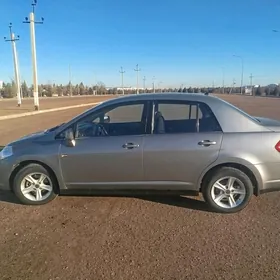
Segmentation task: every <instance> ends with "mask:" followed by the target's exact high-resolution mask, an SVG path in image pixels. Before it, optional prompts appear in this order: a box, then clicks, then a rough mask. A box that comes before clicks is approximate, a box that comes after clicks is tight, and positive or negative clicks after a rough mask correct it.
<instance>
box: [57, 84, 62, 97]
mask: <svg viewBox="0 0 280 280" xmlns="http://www.w3.org/2000/svg"><path fill="white" fill-rule="evenodd" d="M56 93H57V95H58V96H63V85H59V86H57V87H56Z"/></svg>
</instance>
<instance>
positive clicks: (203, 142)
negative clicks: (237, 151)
mask: <svg viewBox="0 0 280 280" xmlns="http://www.w3.org/2000/svg"><path fill="white" fill-rule="evenodd" d="M216 144H217V142H216V141H211V140H202V141H200V142H198V145H200V146H204V147H209V146H210V145H216Z"/></svg>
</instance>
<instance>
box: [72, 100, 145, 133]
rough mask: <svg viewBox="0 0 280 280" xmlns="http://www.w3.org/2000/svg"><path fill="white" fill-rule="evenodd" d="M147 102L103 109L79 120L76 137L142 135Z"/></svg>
mask: <svg viewBox="0 0 280 280" xmlns="http://www.w3.org/2000/svg"><path fill="white" fill-rule="evenodd" d="M146 111H147V110H146V106H145V103H143V102H141V103H139V102H138V103H125V104H121V105H115V106H113V107H110V108H105V109H101V110H99V111H98V112H96V113H92V114H90V115H88V116H87V117H85V118H84V119H83V120H81V121H78V122H77V124H76V128H75V137H76V138H83V137H100V136H122V135H142V134H145V130H146Z"/></svg>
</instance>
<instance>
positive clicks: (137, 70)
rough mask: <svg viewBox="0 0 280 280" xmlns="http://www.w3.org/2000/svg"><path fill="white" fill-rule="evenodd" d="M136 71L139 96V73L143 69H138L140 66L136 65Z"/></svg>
mask: <svg viewBox="0 0 280 280" xmlns="http://www.w3.org/2000/svg"><path fill="white" fill-rule="evenodd" d="M134 71H136V72H137V92H136V93H137V94H139V87H138V78H139V77H138V74H139V71H141V69H139V67H138V64H136V69H134Z"/></svg>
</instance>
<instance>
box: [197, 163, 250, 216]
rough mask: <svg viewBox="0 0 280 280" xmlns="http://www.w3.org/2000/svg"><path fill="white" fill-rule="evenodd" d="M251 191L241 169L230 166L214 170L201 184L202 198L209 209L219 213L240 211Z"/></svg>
mask: <svg viewBox="0 0 280 280" xmlns="http://www.w3.org/2000/svg"><path fill="white" fill-rule="evenodd" d="M218 182H219V183H218ZM232 182H233V185H232ZM229 186H232V187H229ZM253 191H254V188H253V185H252V182H251V180H250V178H249V177H248V176H247V175H246V174H245V173H244V172H242V171H241V170H239V169H236V168H232V167H222V168H220V169H218V170H216V171H215V172H214V173H211V174H210V175H209V176H208V177H207V178H205V180H203V185H202V195H203V197H204V200H205V201H206V202H207V204H208V205H209V206H210V208H211V210H213V211H214V212H219V213H237V212H239V211H241V210H242V209H244V208H245V207H246V206H247V205H248V203H249V201H250V199H251V197H252V195H253ZM221 198H222V199H221ZM215 201H217V202H215ZM234 201H235V204H234Z"/></svg>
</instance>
